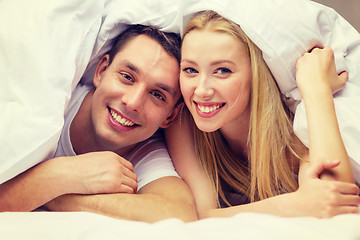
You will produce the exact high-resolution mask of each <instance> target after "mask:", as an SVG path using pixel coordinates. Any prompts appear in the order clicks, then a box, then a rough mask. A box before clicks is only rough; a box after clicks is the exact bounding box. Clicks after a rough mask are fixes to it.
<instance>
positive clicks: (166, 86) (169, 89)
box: [155, 83, 177, 95]
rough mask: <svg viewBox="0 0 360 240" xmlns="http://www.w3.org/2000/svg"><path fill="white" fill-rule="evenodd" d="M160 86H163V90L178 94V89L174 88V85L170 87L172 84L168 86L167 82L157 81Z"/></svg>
mask: <svg viewBox="0 0 360 240" xmlns="http://www.w3.org/2000/svg"><path fill="white" fill-rule="evenodd" d="M155 85H156V86H157V87H158V88H161V89H162V90H164V91H166V92H168V93H169V94H171V95H174V94H176V92H177V91H176V89H174V88H172V87H170V86H168V85H166V84H163V83H156V84H155Z"/></svg>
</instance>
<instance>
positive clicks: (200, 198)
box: [0, 11, 360, 221]
mask: <svg viewBox="0 0 360 240" xmlns="http://www.w3.org/2000/svg"><path fill="white" fill-rule="evenodd" d="M136 29H137V30H136ZM179 45H180V39H179V37H178V36H176V35H175V34H168V33H161V32H159V31H158V30H156V29H154V28H152V27H142V26H134V27H130V28H129V29H128V30H126V31H125V32H124V33H123V34H121V36H120V37H119V38H118V42H117V43H116V44H115V46H114V48H113V49H112V50H111V51H110V53H109V54H107V55H105V56H104V57H103V58H102V59H101V60H100V62H99V64H98V66H97V68H96V71H95V75H94V79H93V83H94V86H95V88H94V89H93V88H87V87H86V86H78V87H77V89H76V90H75V92H74V94H73V97H72V102H71V103H70V105H69V108H68V110H67V113H66V121H65V122H66V126H65V127H64V131H63V133H62V137H61V139H60V142H59V145H58V149H57V152H56V154H57V155H56V156H55V158H53V159H51V160H49V161H47V162H44V163H42V164H40V165H38V166H36V167H34V168H32V169H30V170H28V171H27V172H25V173H23V174H21V175H19V176H17V177H16V178H14V179H12V180H10V181H8V182H6V183H4V184H2V185H1V186H0V191H1V192H2V193H1V195H2V196H4V197H2V198H1V200H0V201H1V204H0V206H1V210H3V211H9V210H15V211H30V210H33V209H36V208H37V207H39V206H42V205H43V204H46V205H45V207H47V208H48V209H50V210H59V211H62V210H70V211H78V210H85V211H95V212H98V213H102V214H106V215H110V216H114V217H120V218H126V219H134V220H142V221H156V220H160V219H164V218H168V217H177V218H181V219H182V220H184V221H192V220H195V219H197V218H204V217H212V216H231V215H234V214H236V213H238V212H244V211H251V212H261V213H272V214H276V215H280V216H301V215H308V216H316V217H330V216H334V215H337V214H342V213H353V212H356V211H357V207H358V204H359V203H360V199H359V196H358V188H357V187H356V185H355V184H354V183H353V182H354V180H353V177H352V172H351V166H350V164H349V160H348V158H347V153H346V150H345V147H344V145H343V143H342V140H341V137H340V133H339V129H338V125H337V120H336V116H335V111H334V106H333V98H332V94H333V93H334V92H336V91H338V90H340V89H341V88H342V87H343V86H344V85H345V83H346V79H347V74H346V73H343V74H341V75H340V76H338V75H337V74H336V71H335V66H334V60H333V57H332V51H331V49H328V48H324V49H317V48H316V49H313V50H312V51H311V53H308V54H305V55H304V56H303V57H302V58H301V59H300V60H299V61H298V63H297V84H298V86H299V89H300V91H301V94H302V97H303V99H304V101H305V105H306V111H307V116H308V124H309V136H310V148H309V149H307V148H306V147H305V146H304V145H303V144H302V143H301V142H300V141H299V140H298V139H297V138H296V136H295V135H294V133H293V132H292V127H291V120H292V116H291V114H290V111H289V110H288V109H287V108H286V106H285V105H284V104H283V102H282V100H281V94H280V92H279V90H278V87H277V85H276V82H275V80H274V79H273V77H272V74H271V72H270V71H269V69H268V68H267V66H266V64H265V63H264V60H263V59H262V55H261V51H260V50H259V49H258V48H257V47H256V46H255V45H254V44H253V43H252V42H251V41H250V40H249V38H248V37H247V36H246V35H245V34H244V33H243V32H242V30H241V29H240V27H239V26H238V25H237V24H235V23H233V22H231V21H229V20H227V19H224V18H222V17H221V16H219V15H218V14H216V13H215V12H212V11H205V12H201V13H199V14H197V15H196V16H195V17H194V18H193V19H192V20H191V21H190V22H189V23H188V25H187V27H186V29H185V32H184V36H183V43H182V50H181V52H182V56H181V64H180V87H181V93H182V95H183V99H184V102H185V104H186V107H187V108H186V109H185V110H184V111H182V112H181V113H180V115H181V116H180V117H179V118H177V119H176V116H177V115H178V113H179V111H180V109H181V107H182V103H181V101H180V100H179V99H180V89H179V83H178V74H179V60H180V57H179V55H180V54H179V49H178V48H179ZM314 85H315V86H316V87H315V86H314ZM189 113H190V114H189ZM172 122H175V124H173V125H172V126H170V124H171V123H172ZM169 126H170V127H169ZM159 127H160V128H166V133H165V135H166V140H167V146H168V148H169V152H170V155H171V157H172V159H173V161H174V165H175V167H176V171H177V172H178V173H179V175H180V176H181V178H182V180H181V179H180V178H179V177H178V176H177V174H176V172H175V171H174V169H173V168H172V165H171V160H170V158H169V156H168V155H167V152H166V149H165V145H164V143H163V142H162V139H161V132H160V131H158V132H157V133H156V134H155V135H153V134H154V133H155V132H156V131H157V129H158V128H159ZM152 135H153V136H152ZM146 139H147V140H146ZM194 146H195V147H194ZM68 150H70V152H69V151H68ZM104 151H105V152H104ZM72 155H76V156H72ZM57 156H58V157H57ZM120 156H121V157H120ZM125 159H126V160H125ZM332 159H336V160H332ZM127 160H129V161H127ZM185 183H186V184H185ZM135 193H137V194H135ZM29 196H31V197H29ZM220 206H221V207H223V208H219V207H220ZM227 206H232V207H227ZM225 207H226V208H225Z"/></svg>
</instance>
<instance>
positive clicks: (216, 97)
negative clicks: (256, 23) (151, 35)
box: [180, 30, 251, 132]
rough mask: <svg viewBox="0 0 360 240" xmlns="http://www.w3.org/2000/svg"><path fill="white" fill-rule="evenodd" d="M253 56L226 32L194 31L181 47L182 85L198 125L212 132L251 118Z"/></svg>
mask: <svg viewBox="0 0 360 240" xmlns="http://www.w3.org/2000/svg"><path fill="white" fill-rule="evenodd" d="M250 83H251V64H250V57H249V55H248V53H247V51H246V49H245V46H244V44H243V43H242V42H241V41H240V40H238V39H236V38H235V37H233V36H231V35H230V34H227V33H220V32H211V31H206V30H204V31H201V30H193V31H191V32H189V33H188V34H187V35H186V36H185V38H184V40H183V46H182V61H181V73H180V86H181V91H182V94H183V97H184V100H185V103H186V105H187V107H188V109H189V110H190V112H191V114H192V116H193V118H194V120H195V122H196V125H197V127H198V128H199V129H200V130H202V131H205V132H213V131H216V130H218V129H221V128H223V127H225V126H226V127H237V126H239V124H241V123H243V121H247V120H248V119H249V115H250V110H249V101H250Z"/></svg>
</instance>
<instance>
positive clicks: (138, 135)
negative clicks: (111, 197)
mask: <svg viewBox="0 0 360 240" xmlns="http://www.w3.org/2000/svg"><path fill="white" fill-rule="evenodd" d="M108 60H109V58H108V56H107V55H106V56H105V57H104V58H103V59H102V60H100V62H99V64H98V66H97V69H96V72H95V77H94V85H95V87H96V90H95V93H94V95H93V98H92V104H91V118H92V122H93V129H92V130H93V131H94V132H95V136H96V138H97V142H98V143H99V147H101V148H102V149H104V150H112V151H115V150H119V149H122V148H126V147H129V146H132V145H134V144H136V143H138V142H140V141H143V140H145V139H147V138H149V137H150V136H151V135H153V134H154V133H155V132H156V131H157V129H158V128H159V127H167V125H168V123H169V121H171V120H172V119H173V117H174V116H175V115H176V113H177V111H175V112H174V106H175V104H176V102H177V100H178V99H179V97H180V88H179V80H178V79H179V64H178V62H177V60H176V58H175V57H173V56H170V55H169V54H168V53H167V52H166V51H165V50H164V49H163V47H162V46H161V45H160V44H159V43H157V42H156V41H154V40H153V39H151V38H149V37H148V36H146V35H139V36H137V37H135V38H134V39H132V40H130V41H129V42H128V43H127V44H126V45H125V46H124V47H123V49H122V50H121V51H120V52H118V53H117V54H116V56H115V58H114V59H113V62H112V63H111V64H110V65H108V62H109V61H108Z"/></svg>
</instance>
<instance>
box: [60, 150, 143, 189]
mask: <svg viewBox="0 0 360 240" xmlns="http://www.w3.org/2000/svg"><path fill="white" fill-rule="evenodd" d="M65 158H67V160H68V163H71V165H72V168H71V169H70V170H71V171H72V175H73V176H74V180H75V182H77V183H78V187H79V189H78V190H77V191H76V192H72V193H80V194H98V193H136V190H137V177H136V175H135V173H134V168H133V166H132V164H131V163H130V162H129V161H127V160H126V159H124V158H123V157H120V156H119V155H117V154H116V153H113V152H91V153H86V154H82V155H77V156H73V157H65Z"/></svg>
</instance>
